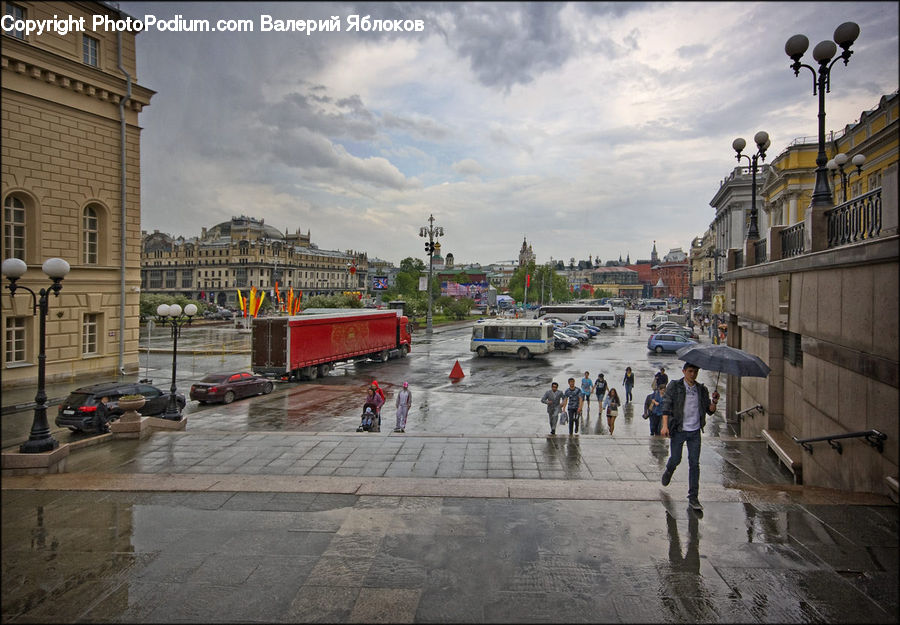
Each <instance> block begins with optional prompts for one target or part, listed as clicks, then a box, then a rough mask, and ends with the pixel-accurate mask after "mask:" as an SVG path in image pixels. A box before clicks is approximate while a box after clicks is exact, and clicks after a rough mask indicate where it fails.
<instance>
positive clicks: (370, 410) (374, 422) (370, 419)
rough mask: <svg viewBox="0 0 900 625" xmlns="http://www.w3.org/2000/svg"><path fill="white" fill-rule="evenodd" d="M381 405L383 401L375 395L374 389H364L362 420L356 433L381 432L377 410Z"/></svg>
mask: <svg viewBox="0 0 900 625" xmlns="http://www.w3.org/2000/svg"><path fill="white" fill-rule="evenodd" d="M383 403H384V400H383V399H381V398H380V397H379V396H378V394H377V393H375V389H373V388H371V387H370V388H368V389H366V402H365V403H364V404H363V414H362V419H361V422H360V424H359V427H358V428H356V431H357V432H373V431H375V432H380V431H381V417H380V415H379V409H380V408H381V405H382V404H383Z"/></svg>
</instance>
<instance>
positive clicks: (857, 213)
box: [825, 188, 881, 248]
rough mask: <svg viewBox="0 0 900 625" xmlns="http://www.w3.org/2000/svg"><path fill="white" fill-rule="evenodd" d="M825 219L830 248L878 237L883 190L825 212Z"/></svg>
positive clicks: (861, 196)
mask: <svg viewBox="0 0 900 625" xmlns="http://www.w3.org/2000/svg"><path fill="white" fill-rule="evenodd" d="M825 219H826V221H827V224H828V247H829V248H831V247H838V246H840V245H847V244H848V243H856V242H857V241H863V240H866V239H872V238H875V237H877V236H878V235H879V234H880V233H881V189H880V188H878V189H875V190H874V191H869V192H868V193H866V194H864V195H860V196H859V197H857V198H853V199H852V200H850V201H849V202H844V203H843V204H841V205H839V206H835V207H834V208H832V209H831V210H829V211H825Z"/></svg>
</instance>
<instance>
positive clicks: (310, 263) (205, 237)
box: [141, 215, 368, 308]
mask: <svg viewBox="0 0 900 625" xmlns="http://www.w3.org/2000/svg"><path fill="white" fill-rule="evenodd" d="M351 268H352V271H351ZM367 278H368V255H367V254H366V253H365V252H355V251H352V250H350V251H346V252H341V251H337V250H323V249H320V248H319V247H318V246H316V245H314V244H313V243H311V242H310V236H309V231H307V232H306V234H303V233H301V232H300V230H299V229H297V230H295V231H294V232H293V233H292V232H281V231H280V230H279V229H278V228H275V227H274V226H271V225H269V224H267V223H265V220H264V219H255V218H253V217H247V216H245V215H241V216H239V217H232V218H231V219H230V220H228V221H223V222H222V223H220V224H216V225H215V226H212V227H210V228H208V229H207V228H203V229H202V230H201V232H200V236H199V237H190V238H187V239H185V238H184V237H183V236H179V237H172V236H171V235H169V234H165V233H162V232H159V231H154V232H151V233H142V242H141V290H142V291H143V292H145V293H159V294H168V295H184V296H186V297H188V298H190V299H198V300H203V301H204V302H209V303H214V304H217V305H219V306H228V307H231V308H237V307H238V302H237V289H248V288H250V287H251V286H256V287H258V288H261V289H264V290H265V291H266V292H270V291H272V290H274V288H275V283H276V281H277V282H278V288H279V291H280V292H282V293H285V292H287V290H288V289H290V288H291V287H293V289H294V291H295V292H296V291H297V289H300V290H301V291H303V294H304V295H319V294H322V295H335V294H341V293H344V292H360V293H365V292H366V286H367V283H366V282H367ZM244 295H245V296H246V293H244Z"/></svg>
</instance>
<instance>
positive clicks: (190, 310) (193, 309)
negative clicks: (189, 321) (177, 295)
mask: <svg viewBox="0 0 900 625" xmlns="http://www.w3.org/2000/svg"><path fill="white" fill-rule="evenodd" d="M184 314H186V315H187V316H188V317H193V316H194V315H196V314H197V306H196V305H194V304H188V305H187V306H185V307H184Z"/></svg>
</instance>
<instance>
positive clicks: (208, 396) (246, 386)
mask: <svg viewBox="0 0 900 625" xmlns="http://www.w3.org/2000/svg"><path fill="white" fill-rule="evenodd" d="M272 388H273V385H272V381H271V380H268V379H266V378H262V377H259V376H256V375H253V374H252V373H245V372H238V373H210V374H209V375H207V376H206V377H205V378H203V379H202V380H200V381H199V382H197V383H196V384H192V385H191V399H196V400H197V401H199V402H200V403H201V404H205V403H207V402H218V401H220V402H222V403H224V404H230V403H231V402H233V401H234V400H235V399H240V398H241V397H250V396H251V395H268V394H269V393H271V392H272Z"/></svg>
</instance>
